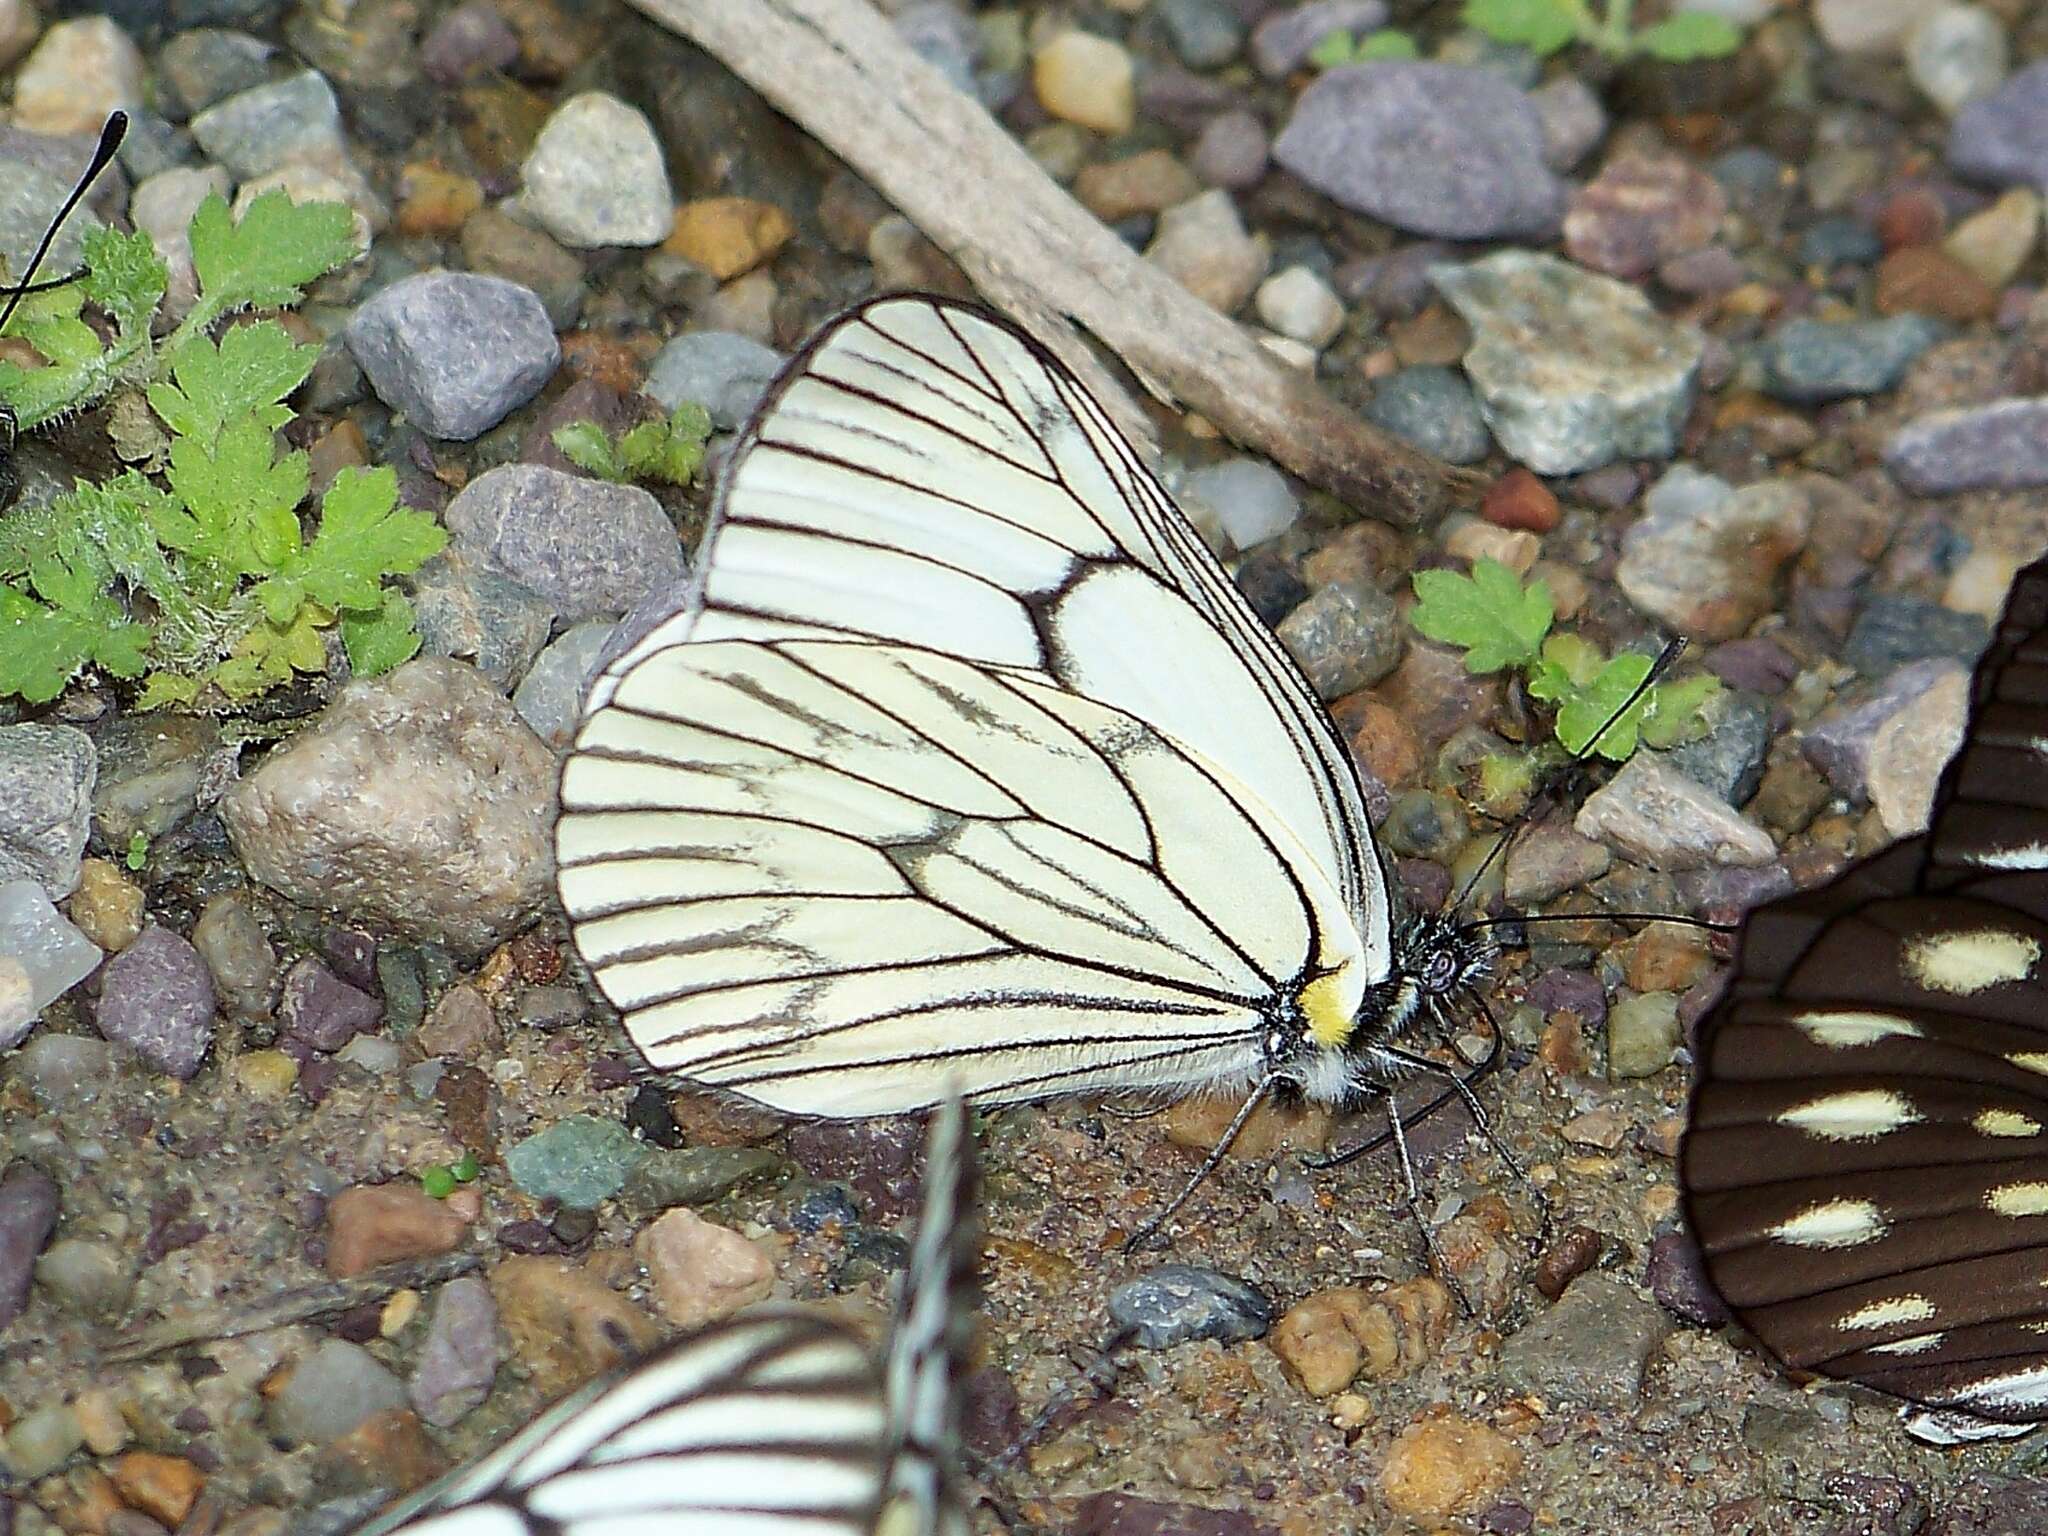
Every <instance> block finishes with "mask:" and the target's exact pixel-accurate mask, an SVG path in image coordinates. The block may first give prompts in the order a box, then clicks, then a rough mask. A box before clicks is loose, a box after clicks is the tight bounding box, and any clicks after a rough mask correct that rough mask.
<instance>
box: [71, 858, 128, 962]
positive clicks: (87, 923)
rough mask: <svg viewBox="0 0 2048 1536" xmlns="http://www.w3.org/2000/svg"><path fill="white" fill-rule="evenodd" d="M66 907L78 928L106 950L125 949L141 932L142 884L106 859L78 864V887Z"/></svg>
mask: <svg viewBox="0 0 2048 1536" xmlns="http://www.w3.org/2000/svg"><path fill="white" fill-rule="evenodd" d="M65 907H66V909H67V910H68V911H69V912H70V914H71V921H72V922H74V923H76V924H77V925H78V931H79V932H80V933H82V934H84V935H85V936H86V937H87V938H88V939H91V940H92V941H93V943H95V944H97V945H99V947H100V948H101V949H104V950H107V951H109V952H115V951H119V950H123V949H126V948H127V947H128V946H129V945H130V944H133V943H134V942H135V940H136V937H137V936H138V935H139V934H140V933H141V932H142V887H141V886H139V885H137V884H136V883H135V882H134V881H133V880H130V879H129V878H128V877H127V876H126V875H125V874H123V873H122V872H121V867H120V866H119V865H118V864H115V863H112V862H111V861H109V860H107V859H87V860H85V862H84V863H82V864H80V865H79V866H78V889H77V890H75V891H73V892H72V893H71V899H70V900H69V901H67V902H66V903H65Z"/></svg>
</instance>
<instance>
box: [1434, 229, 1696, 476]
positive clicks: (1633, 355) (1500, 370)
mask: <svg viewBox="0 0 2048 1536" xmlns="http://www.w3.org/2000/svg"><path fill="white" fill-rule="evenodd" d="M1430 279H1431V281H1432V282H1434V283H1435V284H1436V286H1437V289H1438V290H1439V291H1440V292H1441V293H1442V294H1443V295H1444V297H1445V298H1446V299H1448V300H1449V301H1450V303H1451V305H1452V306H1453V307H1454V308H1455V309H1456V310H1457V311H1458V313H1459V314H1460V315H1462V316H1464V318H1465V320H1466V321H1467V322H1468V323H1469V324H1470V325H1471V327H1472V331H1473V338H1472V346H1471V348H1470V350H1469V351H1467V352H1466V354H1465V372H1466V374H1467V376H1468V377H1470V379H1471V380H1472V384H1473V387H1474V388H1475V389H1477V391H1478V392H1479V400H1480V404H1481V408H1482V409H1483V410H1484V412H1485V415H1486V420H1487V424H1488V425H1489V426H1490V427H1491V428H1492V429H1493V435H1494V436H1495V437H1496V438H1497V439H1499V441H1500V444H1501V446H1502V447H1503V448H1505V449H1506V450H1507V451H1508V453H1509V454H1510V455H1511V456H1513V457H1514V458H1515V459H1517V460H1519V461H1520V462H1521V463H1523V464H1526V465H1527V466H1528V467H1529V468H1530V469H1533V470H1535V471H1536V472H1537V473H1538V474H1544V475H1564V474H1578V473H1581V472H1583V471H1586V470H1590V469H1597V468H1599V467H1600V466H1601V465H1603V464H1607V463H1609V462H1611V461H1613V460H1615V459H1618V458H1666V457H1668V456H1669V455H1670V454H1671V453H1672V452H1673V451H1674V450H1675V449H1676V447H1677V445H1678V432H1679V428H1680V427H1681V425H1682V424H1683V423H1684V420H1685V414H1686V411H1687V409H1688V408H1689V407H1690V405H1691V402H1692V396H1693V390H1694V387H1695V384H1696V381H1697V376H1698V373H1699V367H1700V359H1701V357H1702V355H1703V353H1704V349H1705V343H1704V341H1703V339H1702V337H1701V336H1700V334H1699V332H1697V331H1695V330H1693V329H1692V328H1691V327H1689V326H1683V325H1678V324H1674V323H1673V322H1671V321H1667V320H1665V319H1664V318H1663V317H1661V316H1660V315H1658V314H1657V312H1656V311H1655V310H1654V309H1652V308H1651V307H1650V304H1649V301H1648V300H1647V299H1645V298H1644V297H1643V295H1642V293H1641V292H1640V291H1639V290H1637V289H1635V288H1633V287H1630V286H1629V285H1627V284H1625V283H1620V282H1617V281H1615V280H1614V279H1613V278H1611V277H1602V276H1599V275H1598V274H1596V273H1591V272H1585V271H1582V270H1580V269H1579V268H1577V267H1574V266H1572V265H1571V264H1570V263H1568V262H1564V261H1560V260H1558V259H1557V258H1556V257H1554V256H1544V255H1538V254H1535V253H1532V252H1528V251H1513V250H1510V251H1501V252H1498V253H1497V254H1495V255H1493V256H1489V257H1487V258H1486V259H1485V260H1483V261H1477V262H1472V263H1470V264H1467V265H1464V266H1437V267H1433V268H1431V269H1430Z"/></svg>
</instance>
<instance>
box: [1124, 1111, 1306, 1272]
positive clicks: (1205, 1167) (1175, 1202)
mask: <svg viewBox="0 0 2048 1536" xmlns="http://www.w3.org/2000/svg"><path fill="white" fill-rule="evenodd" d="M1279 1085H1280V1078H1279V1077H1278V1076H1272V1077H1266V1078H1262V1079H1260V1081H1259V1083H1258V1086H1256V1087H1255V1088H1253V1089H1252V1091H1251V1092H1250V1093H1249V1094H1248V1095H1246V1097H1245V1101H1244V1103H1243V1104H1242V1105H1240V1106H1239V1107H1238V1111H1237V1113H1236V1114H1235V1115H1233V1116H1232V1117H1231V1120H1230V1124H1229V1125H1227V1126H1225V1127H1224V1128H1223V1134H1222V1135H1221V1136H1218V1137H1217V1138H1216V1145H1215V1146H1213V1147H1211V1148H1210V1149H1209V1155H1208V1156H1207V1157H1205V1158H1203V1159H1202V1165H1201V1167H1199V1168H1197V1169H1196V1170H1195V1171H1194V1174H1193V1176H1192V1177H1190V1178H1189V1179H1188V1181H1187V1183H1185V1184H1183V1185H1181V1187H1180V1193H1179V1194H1177V1195H1175V1196H1174V1197H1173V1198H1172V1199H1171V1200H1169V1201H1167V1203H1166V1208H1165V1209H1164V1210H1162V1211H1161V1212H1160V1213H1159V1214H1158V1215H1157V1216H1154V1217H1153V1218H1152V1219H1151V1220H1150V1221H1148V1222H1146V1223H1145V1225H1144V1226H1142V1227H1140V1228H1138V1230H1137V1231H1135V1232H1133V1233H1132V1234H1131V1235H1130V1236H1129V1237H1127V1238H1125V1239H1124V1246H1123V1251H1124V1252H1125V1253H1135V1252H1137V1251H1138V1249H1140V1248H1145V1247H1150V1246H1152V1243H1153V1239H1154V1238H1156V1237H1158V1236H1159V1232H1160V1229H1161V1228H1162V1227H1164V1226H1165V1225H1166V1224H1167V1223H1168V1222H1169V1221H1171V1220H1173V1218H1174V1216H1175V1214H1176V1213H1177V1212H1178V1211H1179V1210H1180V1208H1181V1207H1182V1206H1184V1205H1186V1204H1187V1203H1188V1197H1189V1196H1190V1195H1192V1194H1193V1193H1194V1192H1195V1191H1196V1190H1197V1189H1199V1188H1201V1186H1202V1183H1203V1181H1204V1180H1205V1179H1207V1178H1208V1177H1209V1175H1210V1174H1212V1173H1214V1172H1215V1171H1216V1170H1217V1169H1218V1168H1220V1167H1222V1166H1223V1159H1224V1158H1225V1157H1227V1156H1228V1155H1229V1153H1230V1145H1231V1143H1232V1142H1234V1141H1236V1140H1237V1134H1238V1132H1239V1131H1242V1130H1243V1129H1244V1128H1245V1122H1246V1121H1248V1120H1250V1119H1251V1117H1252V1112H1253V1111H1254V1110H1256V1109H1257V1108H1258V1107H1259V1106H1260V1105H1261V1104H1263V1103H1265V1102H1266V1100H1267V1098H1268V1097H1270V1096H1271V1094H1272V1092H1273V1090H1274V1089H1275V1088H1277V1087H1278V1086H1279ZM1160 1246H1164V1245H1163V1244H1161V1245H1160Z"/></svg>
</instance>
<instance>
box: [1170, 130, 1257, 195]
mask: <svg viewBox="0 0 2048 1536" xmlns="http://www.w3.org/2000/svg"><path fill="white" fill-rule="evenodd" d="M1272 149H1273V145H1272V141H1271V140H1269V139H1268V138H1267V137H1266V125H1265V124H1264V123H1262V122H1260V121H1259V119H1258V117H1257V116H1256V114H1254V113H1251V112H1246V111H1242V110H1239V111H1232V112H1219V113H1218V114H1217V115H1216V116H1214V117H1212V118H1210V119H1209V121H1208V123H1207V124H1205V125H1204V126H1203V128H1202V133H1201V137H1200V138H1198V139H1196V140H1195V146H1194V148H1193V149H1192V150H1190V151H1189V152H1188V168H1189V169H1190V170H1192V171H1193V172H1194V173H1195V175H1196V177H1197V178H1198V179H1199V180H1200V181H1201V182H1202V184H1203V185H1204V186H1209V187H1222V188H1224V189H1225V190H1226V191H1231V192H1241V191H1243V190H1245V189H1246V188H1248V187H1255V186H1257V185H1258V184H1259V182H1260V181H1261V180H1262V179H1263V178H1264V177H1265V174H1266V167H1267V164H1268V162H1269V161H1270V160H1271V158H1272Z"/></svg>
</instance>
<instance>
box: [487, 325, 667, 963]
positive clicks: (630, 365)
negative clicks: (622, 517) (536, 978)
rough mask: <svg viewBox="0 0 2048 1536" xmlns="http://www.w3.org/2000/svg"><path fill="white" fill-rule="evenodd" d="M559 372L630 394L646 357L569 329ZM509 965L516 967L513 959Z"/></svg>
mask: <svg viewBox="0 0 2048 1536" xmlns="http://www.w3.org/2000/svg"><path fill="white" fill-rule="evenodd" d="M561 346H562V372H563V375H564V377H566V378H569V379H589V380H590V381H591V382H592V383H594V384H601V385H603V386H604V387H605V388H606V389H608V390H611V391H613V392H614V393H616V394H621V395H624V394H630V393H631V392H632V391H633V390H635V389H637V388H638V387H639V385H640V381H641V379H642V377H643V376H644V375H645V374H646V371H647V361H646V359H644V358H642V357H641V355H640V354H639V352H637V351H636V350H634V348H633V347H632V346H631V345H630V344H628V343H626V342H623V341H621V340H619V339H618V338H617V337H616V336H609V335H607V334H605V333H604V332H603V331H593V330H582V331H571V332H570V333H569V334H568V335H566V336H564V337H563V338H562V341H561ZM513 969H514V970H515V971H516V970H517V969H518V964H517V961H516V960H514V961H513Z"/></svg>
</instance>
